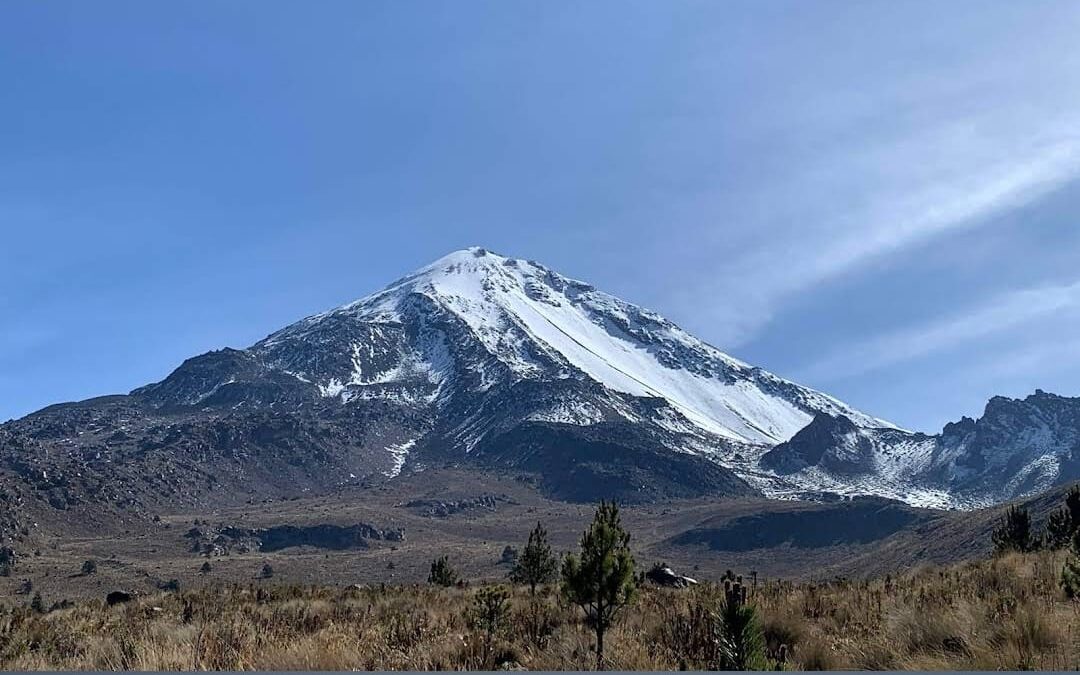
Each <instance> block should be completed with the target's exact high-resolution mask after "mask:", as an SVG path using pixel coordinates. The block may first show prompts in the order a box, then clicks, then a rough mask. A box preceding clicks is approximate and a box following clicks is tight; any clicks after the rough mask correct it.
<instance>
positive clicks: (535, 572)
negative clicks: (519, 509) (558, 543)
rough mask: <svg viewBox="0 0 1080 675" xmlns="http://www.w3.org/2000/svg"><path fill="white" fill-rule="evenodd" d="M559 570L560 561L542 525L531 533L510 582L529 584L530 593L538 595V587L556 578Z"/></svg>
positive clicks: (512, 571) (538, 524) (537, 526)
mask: <svg viewBox="0 0 1080 675" xmlns="http://www.w3.org/2000/svg"><path fill="white" fill-rule="evenodd" d="M558 570H559V561H558V560H557V559H556V558H555V554H554V553H552V552H551V545H550V544H548V541H547V530H545V529H544V526H543V524H542V523H539V522H538V523H536V527H535V528H534V529H533V531H532V532H530V533H529V542H528V543H527V544H526V545H525V550H524V551H522V552H521V554H520V555H518V558H517V563H516V564H515V565H514V569H513V570H511V572H510V580H511V581H513V582H514V583H516V584H527V585H528V586H529V591H530V592H531V593H532V594H533V595H536V587H537V586H538V585H540V584H545V583H547V582H549V581H551V580H552V579H554V578H555V574H556V573H557V572H558Z"/></svg>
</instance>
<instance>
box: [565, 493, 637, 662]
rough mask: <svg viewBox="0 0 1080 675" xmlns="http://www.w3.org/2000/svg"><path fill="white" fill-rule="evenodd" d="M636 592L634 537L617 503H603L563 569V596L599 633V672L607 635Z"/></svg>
mask: <svg viewBox="0 0 1080 675" xmlns="http://www.w3.org/2000/svg"><path fill="white" fill-rule="evenodd" d="M636 591H637V587H636V585H635V583H634V557H633V556H632V555H631V554H630V534H629V533H627V532H626V531H625V530H623V528H622V523H621V522H620V520H619V507H618V506H616V505H615V502H611V503H607V502H600V506H599V507H598V508H597V509H596V515H595V516H593V521H592V524H591V525H590V526H589V529H588V530H586V531H585V533H584V534H582V535H581V554H580V556H575V555H568V556H567V557H566V559H565V560H564V561H563V567H562V592H563V596H564V597H565V598H566V599H567V600H568V601H570V602H572V603H574V604H575V605H578V606H579V607H581V609H582V610H583V611H584V612H585V619H586V622H587V623H588V624H589V626H591V627H592V629H593V631H594V632H595V633H596V669H597V670H603V669H604V634H605V633H606V632H607V630H608V628H610V627H611V625H612V623H614V621H615V617H616V616H617V614H618V612H619V610H620V609H622V608H623V607H626V606H627V605H629V604H630V603H631V602H633V600H634V597H635V595H636Z"/></svg>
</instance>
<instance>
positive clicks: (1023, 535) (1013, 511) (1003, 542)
mask: <svg viewBox="0 0 1080 675" xmlns="http://www.w3.org/2000/svg"><path fill="white" fill-rule="evenodd" d="M991 536H992V539H993V542H994V552H995V553H998V554H1000V553H1007V552H1009V551H1019V552H1020V553H1028V552H1030V551H1034V550H1035V549H1037V548H1038V542H1037V541H1036V539H1035V537H1034V536H1033V535H1032V531H1031V514H1030V513H1028V510H1027V509H1024V508H1021V507H1019V506H1010V507H1009V509H1008V510H1007V511H1006V512H1005V515H1003V516H1002V517H1001V520H1000V521H999V523H998V526H997V527H996V528H994V532H993V534H992V535H991Z"/></svg>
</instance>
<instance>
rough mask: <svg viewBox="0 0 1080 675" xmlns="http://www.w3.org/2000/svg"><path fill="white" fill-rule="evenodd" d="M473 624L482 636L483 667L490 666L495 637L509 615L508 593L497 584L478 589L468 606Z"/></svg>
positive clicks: (504, 626)
mask: <svg viewBox="0 0 1080 675" xmlns="http://www.w3.org/2000/svg"><path fill="white" fill-rule="evenodd" d="M469 613H470V618H471V619H472V624H473V626H474V627H475V628H476V629H477V630H479V631H480V632H481V633H483V636H484V655H483V659H484V667H485V668H489V667H491V665H492V664H491V663H490V662H489V659H490V657H491V648H492V646H493V645H494V643H495V638H496V637H497V636H498V635H499V634H500V633H501V632H502V631H503V630H505V628H506V624H507V620H508V619H509V617H510V593H509V592H508V591H506V590H505V589H503V588H499V587H498V586H491V587H488V588H482V589H480V592H479V593H477V594H476V597H475V598H473V604H472V607H471V608H470V612H469Z"/></svg>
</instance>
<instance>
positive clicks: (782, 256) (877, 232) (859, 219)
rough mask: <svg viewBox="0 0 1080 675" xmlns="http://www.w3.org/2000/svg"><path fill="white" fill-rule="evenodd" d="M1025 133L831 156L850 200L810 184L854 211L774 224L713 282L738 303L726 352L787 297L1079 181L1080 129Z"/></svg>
mask: <svg viewBox="0 0 1080 675" xmlns="http://www.w3.org/2000/svg"><path fill="white" fill-rule="evenodd" d="M1023 131H1024V130H1017V129H1009V130H1007V131H1005V132H1003V131H1000V130H994V131H991V130H981V129H978V128H975V127H972V126H969V125H963V124H961V123H956V124H953V125H949V126H948V127H944V128H941V129H938V130H936V131H935V132H934V133H933V134H926V135H924V136H923V137H921V138H920V139H917V140H915V141H913V140H904V141H902V142H897V143H893V144H883V145H882V146H881V147H879V148H876V149H874V150H872V151H865V152H862V153H858V154H856V153H853V154H852V155H849V156H848V157H842V158H833V159H834V161H835V162H836V163H837V164H834V166H833V167H832V169H831V170H830V171H829V174H830V176H833V175H843V176H847V177H850V189H849V190H848V192H849V197H850V199H845V198H844V197H843V195H844V193H843V192H842V191H839V190H841V187H840V186H838V185H835V184H833V183H832V180H833V179H832V178H831V177H830V178H826V179H824V180H822V181H815V180H814V179H813V178H807V179H806V181H805V182H806V183H807V184H808V185H811V186H816V187H817V189H818V190H819V191H830V192H829V194H832V195H838V196H840V198H839V199H836V200H835V201H836V202H839V203H845V202H848V201H850V202H858V205H856V206H852V207H851V208H850V209H848V210H846V211H843V212H841V211H836V210H834V211H831V212H823V211H820V210H819V211H813V210H812V211H811V214H812V215H811V216H808V217H809V218H812V221H811V222H799V223H798V224H797V225H787V226H785V225H774V226H772V227H771V228H769V235H770V236H769V237H767V238H766V241H764V242H763V243H762V244H761V245H760V246H759V247H757V248H756V249H754V250H751V251H749V252H747V253H746V254H744V255H742V256H740V258H739V259H738V260H736V261H735V262H734V263H733V264H732V265H730V266H729V267H728V268H727V270H726V273H725V274H723V275H722V276H721V277H720V278H719V279H716V280H714V281H713V282H712V283H711V284H710V285H711V286H713V289H712V290H713V292H715V293H717V294H721V295H722V296H723V297H727V298H731V299H732V302H730V303H727V304H726V305H725V306H724V307H723V308H721V309H720V310H718V311H721V312H723V313H724V316H721V317H717V318H718V319H720V320H721V321H719V322H718V324H719V325H722V326H724V328H723V330H722V331H721V333H720V335H719V336H717V337H718V339H719V340H720V341H721V343H722V344H725V345H727V346H738V345H740V344H743V343H745V342H748V341H750V340H752V339H753V338H754V337H755V335H756V334H757V333H758V331H760V330H761V329H762V327H763V326H765V325H766V324H767V323H768V322H769V321H770V320H771V319H772V317H773V316H774V314H775V313H776V312H777V311H778V310H779V308H780V306H782V304H783V303H784V302H785V301H787V300H788V299H789V298H792V297H796V296H798V295H799V294H801V293H805V292H808V291H812V290H813V288H814V287H815V286H817V285H818V284H820V283H823V282H826V281H828V280H830V279H833V278H836V277H839V276H842V275H844V274H846V273H848V272H851V271H853V270H857V269H860V268H861V267H864V266H866V265H869V264H871V263H873V262H876V261H880V260H882V259H885V258H887V257H888V256H890V255H893V254H897V253H901V252H904V251H906V250H909V249H911V248H912V247H915V246H918V245H921V244H925V243H928V242H931V241H933V240H935V239H937V238H940V237H943V236H947V235H949V234H952V233H956V232H960V231H963V230H968V229H974V228H979V227H985V226H989V225H992V224H993V223H994V222H995V218H996V217H997V216H1000V215H1003V214H1005V213H1008V212H1009V211H1011V210H1014V209H1017V208H1020V207H1023V206H1025V205H1027V204H1030V203H1032V202H1035V201H1037V200H1039V199H1040V198H1042V197H1044V196H1046V195H1047V194H1048V193H1050V192H1052V191H1053V190H1055V189H1057V188H1060V187H1062V186H1063V185H1065V184H1067V183H1069V182H1071V181H1072V180H1074V179H1076V178H1077V177H1078V176H1080V122H1078V123H1076V124H1063V125H1061V126H1059V127H1058V128H1056V129H1054V130H1053V131H1052V132H1049V133H1047V132H1045V131H1044V132H1043V133H1042V134H1041V135H1040V136H1039V137H1036V138H1031V137H1030V136H1026V135H1025V134H1024V133H1022V132H1023ZM837 165H839V166H837ZM897 166H900V167H907V168H905V169H902V170H901V169H897V171H903V172H905V173H906V175H903V176H889V175H882V172H883V171H884V172H885V173H886V174H887V173H888V172H889V171H890V170H891V169H889V167H897ZM913 166H914V167H916V168H914V169H912V168H910V167H913ZM880 167H886V168H885V169H881V168H880ZM875 173H876V174H877V175H873V174H875ZM863 176H868V177H867V178H860V177H863ZM803 189H805V186H804V188H803ZM855 192H861V194H858V195H856V194H854V193H855ZM829 208H834V207H829Z"/></svg>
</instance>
